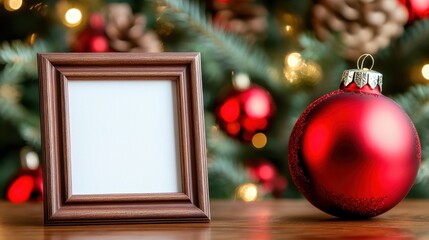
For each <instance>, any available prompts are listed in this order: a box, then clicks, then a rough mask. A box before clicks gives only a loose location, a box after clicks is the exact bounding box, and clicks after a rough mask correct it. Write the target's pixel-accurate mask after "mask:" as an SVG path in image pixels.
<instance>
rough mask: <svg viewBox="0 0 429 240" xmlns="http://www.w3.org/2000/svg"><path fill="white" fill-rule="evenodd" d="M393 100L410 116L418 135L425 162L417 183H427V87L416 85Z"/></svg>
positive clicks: (428, 108)
mask: <svg viewBox="0 0 429 240" xmlns="http://www.w3.org/2000/svg"><path fill="white" fill-rule="evenodd" d="M394 99H395V101H396V102H397V103H398V104H399V105H401V107H402V108H403V109H404V110H405V112H407V114H408V115H409V116H410V118H411V120H412V121H413V123H414V125H415V127H416V129H417V132H418V134H419V138H420V142H421V146H422V159H423V160H425V161H424V162H423V163H422V165H421V167H420V170H419V175H418V181H417V182H420V183H429V171H428V164H429V163H428V162H429V125H428V124H427V123H428V122H429V86H426V85H416V86H414V87H412V88H411V89H410V90H408V91H407V92H406V93H403V94H401V95H398V96H396V97H394Z"/></svg>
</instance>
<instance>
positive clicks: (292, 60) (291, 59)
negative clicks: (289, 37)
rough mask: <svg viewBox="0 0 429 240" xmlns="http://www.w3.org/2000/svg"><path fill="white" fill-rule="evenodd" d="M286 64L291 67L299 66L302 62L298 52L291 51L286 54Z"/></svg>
mask: <svg viewBox="0 0 429 240" xmlns="http://www.w3.org/2000/svg"><path fill="white" fill-rule="evenodd" d="M285 60H286V64H287V65H288V66H289V67H291V68H299V67H300V66H301V64H302V63H303V60H302V57H301V54H300V53H297V52H293V53H290V54H289V55H287V56H286V59H285Z"/></svg>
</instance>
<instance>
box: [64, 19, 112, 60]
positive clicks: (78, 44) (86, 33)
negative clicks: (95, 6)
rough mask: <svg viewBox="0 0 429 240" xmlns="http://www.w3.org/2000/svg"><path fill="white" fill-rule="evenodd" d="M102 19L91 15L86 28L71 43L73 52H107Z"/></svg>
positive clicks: (106, 40) (107, 43) (107, 41)
mask: <svg viewBox="0 0 429 240" xmlns="http://www.w3.org/2000/svg"><path fill="white" fill-rule="evenodd" d="M104 25H105V24H104V19H103V16H102V15H101V14H97V13H93V14H92V15H91V16H90V17H89V22H88V26H86V28H85V29H83V30H82V31H81V32H80V33H79V34H78V35H77V37H76V38H75V39H74V40H73V41H72V44H71V48H72V50H73V51H74V52H108V51H110V47H109V40H108V38H107V36H106V33H105V31H104V27H105V26H104Z"/></svg>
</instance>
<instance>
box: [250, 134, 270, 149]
mask: <svg viewBox="0 0 429 240" xmlns="http://www.w3.org/2000/svg"><path fill="white" fill-rule="evenodd" d="M266 144H267V136H265V134H263V133H257V134H255V135H253V137H252V145H253V146H254V147H255V148H263V147H265V145H266Z"/></svg>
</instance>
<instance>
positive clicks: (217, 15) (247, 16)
mask: <svg viewBox="0 0 429 240" xmlns="http://www.w3.org/2000/svg"><path fill="white" fill-rule="evenodd" d="M212 9H213V12H214V13H213V22H214V24H215V25H217V26H220V27H223V28H225V29H226V30H227V31H230V32H234V33H236V34H238V35H242V36H245V37H246V38H247V39H248V40H249V42H252V43H253V42H255V41H256V40H257V39H259V38H261V37H263V35H264V33H265V30H266V28H267V26H268V22H267V13H268V12H267V10H266V9H265V7H263V6H261V5H258V4H255V3H254V2H253V0H230V1H219V0H214V1H213V2H212Z"/></svg>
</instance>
